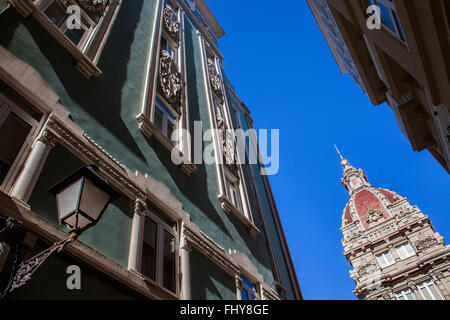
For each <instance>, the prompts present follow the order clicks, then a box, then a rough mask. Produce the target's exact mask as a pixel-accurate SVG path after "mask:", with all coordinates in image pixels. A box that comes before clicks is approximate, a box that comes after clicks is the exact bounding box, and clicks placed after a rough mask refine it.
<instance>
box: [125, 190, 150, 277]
mask: <svg viewBox="0 0 450 320" xmlns="http://www.w3.org/2000/svg"><path fill="white" fill-rule="evenodd" d="M146 210H147V204H146V203H145V201H144V200H142V199H139V198H137V199H136V200H135V202H134V216H133V224H132V226H131V238H130V251H129V254H128V270H134V271H139V269H140V265H141V261H140V260H141V254H140V253H141V247H142V246H141V244H142V233H143V231H144V222H145V211H146Z"/></svg>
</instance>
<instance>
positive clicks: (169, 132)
mask: <svg viewBox="0 0 450 320" xmlns="http://www.w3.org/2000/svg"><path fill="white" fill-rule="evenodd" d="M174 130H175V125H174V124H173V123H172V122H171V121H167V138H168V139H171V138H172V133H173V131H174Z"/></svg>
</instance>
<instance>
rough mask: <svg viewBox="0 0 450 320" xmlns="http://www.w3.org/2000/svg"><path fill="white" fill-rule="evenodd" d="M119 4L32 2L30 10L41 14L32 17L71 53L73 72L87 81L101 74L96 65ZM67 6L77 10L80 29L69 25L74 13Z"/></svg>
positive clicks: (62, 0)
mask: <svg viewBox="0 0 450 320" xmlns="http://www.w3.org/2000/svg"><path fill="white" fill-rule="evenodd" d="M11 1H12V2H14V1H19V0H11ZM121 1H122V0H99V1H94V0H92V1H91V0H82V1H80V0H32V3H33V4H34V7H35V8H36V9H37V10H38V11H40V12H41V13H42V14H39V15H33V16H34V17H35V19H36V20H37V21H38V22H39V23H40V24H41V25H42V26H43V27H44V28H45V29H47V30H48V31H49V33H50V34H51V35H52V36H53V37H54V38H55V39H56V40H57V41H58V42H60V44H61V45H62V46H63V47H65V48H66V49H67V50H68V51H69V52H70V53H71V54H72V56H73V57H74V58H75V59H76V60H77V62H78V63H77V69H78V70H79V71H81V72H82V73H83V75H84V76H86V77H87V78H89V77H91V76H92V75H94V76H99V75H100V74H101V71H100V69H98V68H97V66H96V63H97V61H98V58H99V56H100V53H101V50H102V47H103V43H104V42H105V41H106V39H107V35H108V33H109V30H110V27H111V25H112V23H113V22H114V17H115V15H116V14H117V9H118V8H119V5H120V3H121ZM71 6H77V7H78V8H79V9H80V10H79V12H80V28H72V26H71V24H72V22H73V21H74V18H73V16H72V15H73V14H74V11H72V10H68V9H69V8H70V7H71ZM19 7H20V6H19ZM70 9H72V8H70ZM23 14H25V13H23ZM67 22H70V25H68V23H67ZM74 49H75V50H74Z"/></svg>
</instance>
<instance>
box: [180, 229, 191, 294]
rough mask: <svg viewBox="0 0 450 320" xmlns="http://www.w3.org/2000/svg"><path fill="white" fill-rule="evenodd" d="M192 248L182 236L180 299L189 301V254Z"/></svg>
mask: <svg viewBox="0 0 450 320" xmlns="http://www.w3.org/2000/svg"><path fill="white" fill-rule="evenodd" d="M191 251H192V248H191V247H190V245H189V243H188V242H187V240H186V236H185V235H183V239H182V246H181V252H180V255H181V299H183V300H191V299H192V297H191V260H190V254H191Z"/></svg>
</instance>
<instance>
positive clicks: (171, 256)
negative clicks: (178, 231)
mask: <svg viewBox="0 0 450 320" xmlns="http://www.w3.org/2000/svg"><path fill="white" fill-rule="evenodd" d="M163 286H164V288H166V289H168V290H170V291H172V292H175V237H174V236H173V235H171V234H170V233H168V232H167V231H164V259H163Z"/></svg>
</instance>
